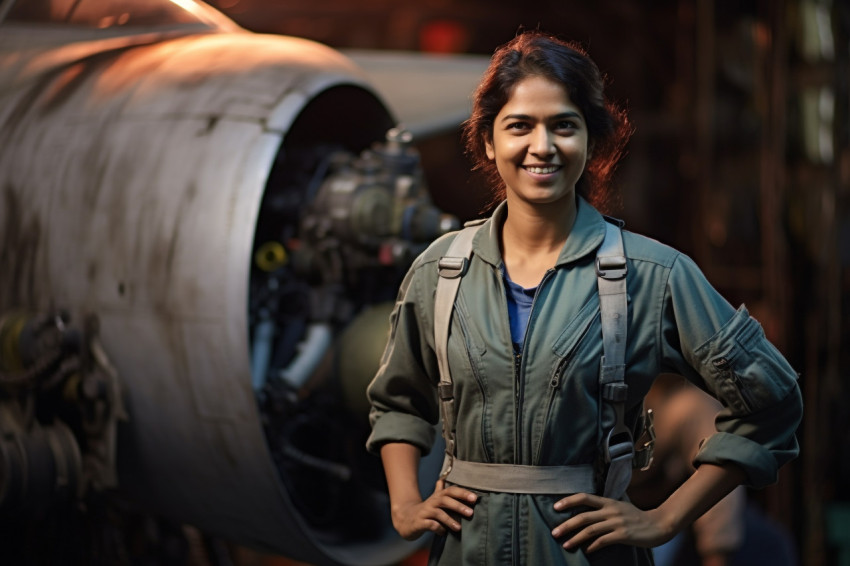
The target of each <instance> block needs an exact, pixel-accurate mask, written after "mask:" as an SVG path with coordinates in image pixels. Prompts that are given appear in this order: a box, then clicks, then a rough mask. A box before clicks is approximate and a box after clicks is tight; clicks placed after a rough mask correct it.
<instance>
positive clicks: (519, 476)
mask: <svg viewBox="0 0 850 566" xmlns="http://www.w3.org/2000/svg"><path fill="white" fill-rule="evenodd" d="M446 481H448V482H451V483H453V484H455V485H460V486H463V487H468V488H472V489H478V490H481V491H494V492H501V493H536V494H568V493H593V492H594V491H595V471H594V467H593V466H592V465H590V464H587V465H577V466H521V465H516V464H487V463H483V462H467V461H464V460H458V459H455V460H454V462H453V465H452V469H451V471H450V472H449V473H448V475H447V477H446Z"/></svg>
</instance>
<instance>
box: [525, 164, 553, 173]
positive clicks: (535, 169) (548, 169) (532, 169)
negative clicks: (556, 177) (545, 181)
mask: <svg viewBox="0 0 850 566" xmlns="http://www.w3.org/2000/svg"><path fill="white" fill-rule="evenodd" d="M560 168H561V166H560V165H524V166H523V169H525V170H526V171H528V172H529V173H534V174H535V175H549V174H551V173H554V172H556V171H557V170H558V169H560Z"/></svg>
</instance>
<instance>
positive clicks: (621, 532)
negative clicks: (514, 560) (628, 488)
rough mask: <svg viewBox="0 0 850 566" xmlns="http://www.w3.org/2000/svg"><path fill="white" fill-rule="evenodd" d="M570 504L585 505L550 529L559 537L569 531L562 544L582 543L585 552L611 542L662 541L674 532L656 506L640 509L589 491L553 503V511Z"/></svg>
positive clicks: (644, 543)
mask: <svg viewBox="0 0 850 566" xmlns="http://www.w3.org/2000/svg"><path fill="white" fill-rule="evenodd" d="M573 507H589V508H590V509H588V510H586V511H581V512H579V513H578V514H576V515H573V516H572V517H570V518H569V519H567V520H566V521H564V522H563V523H561V524H560V525H558V526H557V527H555V529H554V530H553V531H552V536H554V537H555V538H562V537H563V536H565V535H572V536H570V538H569V539H567V541H566V542H564V545H563V546H564V548H566V549H573V548H578V547H580V546H585V550H586V551H587V552H593V551H594V550H599V549H600V548H603V547H605V546H608V545H611V544H629V545H632V546H640V547H652V546H658V545H659V544H663V543H665V542H667V541H668V540H670V539H672V538H673V536H674V535H675V534H676V533H675V532H674V529H673V528H672V526H671V525H670V524H668V521H666V520H665V518H664V516H663V514H662V513H660V512H659V510H658V509H652V510H649V511H641V510H640V509H638V508H637V507H635V506H634V505H632V504H631V503H627V502H625V501H616V500H614V499H608V498H606V497H599V496H598V495H591V494H589V493H577V494H575V495H570V496H569V497H565V498H563V499H561V500H559V501H558V502H556V503H555V510H556V511H564V510H567V509H570V508H573Z"/></svg>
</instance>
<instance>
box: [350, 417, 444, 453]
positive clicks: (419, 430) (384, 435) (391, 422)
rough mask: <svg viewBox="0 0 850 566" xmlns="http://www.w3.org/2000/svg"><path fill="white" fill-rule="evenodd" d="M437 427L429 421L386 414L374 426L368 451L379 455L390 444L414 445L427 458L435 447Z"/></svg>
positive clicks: (367, 442)
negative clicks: (404, 443)
mask: <svg viewBox="0 0 850 566" xmlns="http://www.w3.org/2000/svg"><path fill="white" fill-rule="evenodd" d="M435 434H436V431H435V427H434V426H433V425H431V424H429V423H428V422H427V421H425V420H423V419H421V418H419V417H416V416H414V415H408V414H405V413H384V414H383V415H381V417H380V418H379V419H378V420H377V421H375V423H374V424H373V425H372V433H371V434H370V435H369V439H368V440H367V441H366V449H367V450H368V451H369V452H371V453H372V454H378V453H379V452H380V450H381V446H383V445H384V444H386V443H388V442H406V443H407V444H413V445H414V446H416V447H418V448H419V449H420V450H421V451H422V455H423V456H425V455H427V454H428V453H430V452H431V447H432V446H433V445H434V436H435Z"/></svg>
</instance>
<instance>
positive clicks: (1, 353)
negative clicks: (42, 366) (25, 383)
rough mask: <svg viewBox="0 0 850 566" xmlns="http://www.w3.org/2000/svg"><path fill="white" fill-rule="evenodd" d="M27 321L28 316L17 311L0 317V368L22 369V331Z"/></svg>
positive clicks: (9, 369) (6, 369) (8, 369)
mask: <svg viewBox="0 0 850 566" xmlns="http://www.w3.org/2000/svg"><path fill="white" fill-rule="evenodd" d="M26 323H27V316H26V315H25V314H23V313H20V312H17V313H13V314H10V315H7V316H5V317H3V318H2V319H0V368H2V369H4V370H5V371H21V370H22V369H24V363H23V361H22V360H21V350H20V342H21V333H22V332H23V330H24V326H25V325H26Z"/></svg>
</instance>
